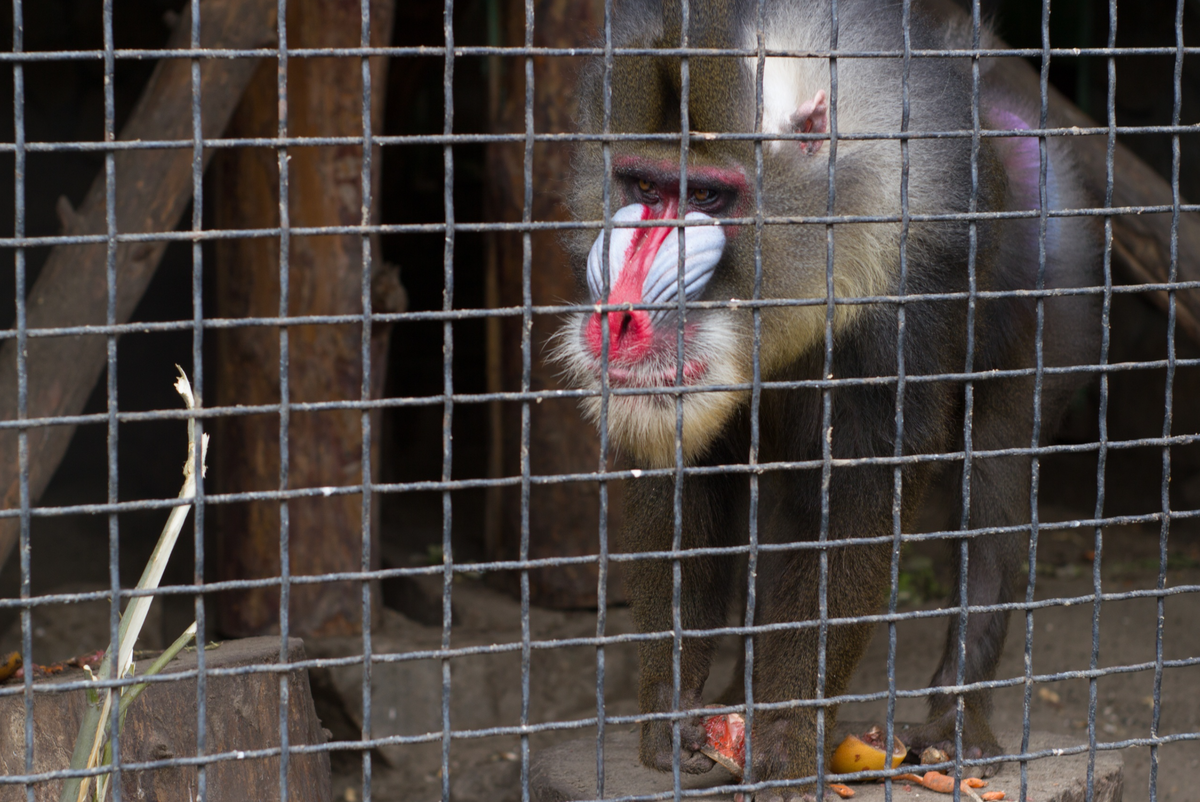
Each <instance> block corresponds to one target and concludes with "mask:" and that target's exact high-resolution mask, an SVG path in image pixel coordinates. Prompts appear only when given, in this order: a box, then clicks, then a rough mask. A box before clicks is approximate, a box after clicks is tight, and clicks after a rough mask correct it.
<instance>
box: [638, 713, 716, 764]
mask: <svg viewBox="0 0 1200 802" xmlns="http://www.w3.org/2000/svg"><path fill="white" fill-rule="evenodd" d="M705 737H706V734H705V732H704V722H703V721H702V720H701V718H700V716H695V717H694V718H688V719H684V720H683V721H680V722H679V770H680V771H682V772H683V773H684V774H703V773H705V772H706V771H708V770H710V769H711V768H712V767H713V766H714V765H716V764H715V763H713V761H712V759H711V758H709V757H708V756H707V755H705V754H704V753H703V752H701V751H700V748H701V747H703V746H704V741H705ZM639 757H640V758H641V761H642V763H643V764H644V765H646V766H649V767H650V768H652V769H658V770H659V771H672V770H673V769H674V765H675V749H674V746H673V745H672V743H671V722H669V721H647V722H644V723H643V724H642V742H641V748H640V750H639Z"/></svg>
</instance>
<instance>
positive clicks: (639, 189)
mask: <svg viewBox="0 0 1200 802" xmlns="http://www.w3.org/2000/svg"><path fill="white" fill-rule="evenodd" d="M630 189H631V191H632V195H633V199H634V200H635V201H637V202H638V203H644V204H646V205H647V206H655V205H657V204H658V202H659V200H660V198H659V197H658V185H657V184H655V183H654V182H653V181H651V180H650V179H648V178H638V179H634V181H633V182H632V186H631V188H630Z"/></svg>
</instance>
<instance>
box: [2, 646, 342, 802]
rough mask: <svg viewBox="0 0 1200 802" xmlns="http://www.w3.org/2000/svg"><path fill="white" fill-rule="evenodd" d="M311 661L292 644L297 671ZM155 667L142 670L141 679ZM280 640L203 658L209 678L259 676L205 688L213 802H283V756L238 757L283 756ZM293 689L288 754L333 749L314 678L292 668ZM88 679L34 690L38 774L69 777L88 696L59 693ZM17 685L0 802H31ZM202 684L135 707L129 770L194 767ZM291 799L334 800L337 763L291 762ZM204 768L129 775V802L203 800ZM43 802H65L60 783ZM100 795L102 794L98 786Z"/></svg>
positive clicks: (181, 686) (168, 689)
mask: <svg viewBox="0 0 1200 802" xmlns="http://www.w3.org/2000/svg"><path fill="white" fill-rule="evenodd" d="M304 659H305V656H304V644H303V642H301V641H300V640H298V639H295V638H292V639H290V640H289V641H288V652H287V660H288V662H289V663H295V662H299V661H302V660H304ZM149 664H150V661H149V660H144V661H139V662H138V664H137V673H141V672H142V671H145V670H146V668H147V667H148V666H149ZM278 664H279V639H278V638H250V639H248V640H243V641H226V642H225V643H222V644H220V645H219V646H217V647H216V648H211V649H209V650H208V651H206V652H205V653H204V667H205V672H206V673H208V672H210V671H214V670H228V669H236V668H241V667H244V666H261V667H262V669H263V670H261V671H257V672H248V673H228V674H219V675H212V674H208V676H207V678H206V681H205V691H206V694H205V713H206V716H205V720H204V721H205V747H204V754H205V755H213V756H216V757H215V758H214V760H213V762H211V763H208V764H206V765H207V768H206V769H205V783H206V788H207V792H208V793H207V797H206V798H207V799H208V800H209V802H222V801H223V800H230V802H232V801H233V800H248V799H253V800H275V799H279V798H280V794H279V774H280V772H279V756H278V755H276V756H273V757H244V756H242V757H239V754H238V753H239V752H242V753H245V752H250V751H252V750H256V749H270V748H272V747H273V748H275V749H278V748H279V727H280V724H279V722H280V718H279V712H280V711H279V698H280V697H279V693H280V688H279V683H280V676H281V675H280V674H278V673H276V672H275V671H272V670H271V669H272V667H274V666H276V665H278ZM196 666H197V659H196V652H195V651H185V652H183V653H181V654H180V655H179V656H178V657H176V658H175V660H173V661H172V662H170V663H168V664H167V666H166V668H165V669H163V672H162V673H163V674H164V675H168V674H175V673H181V672H187V671H193V672H194V671H195V670H196ZM282 676H284V677H286V678H287V683H288V707H287V732H288V744H289V746H292V747H296V746H302V745H319V744H323V743H325V733H324V731H323V730H322V728H321V722H320V721H319V720H318V719H317V714H316V710H315V709H314V707H313V700H312V694H311V693H310V691H309V686H308V672H307V671H305V670H304V669H302V668H294V669H292V670H291V671H289V672H287V673H286V674H283V675H282ZM85 678H86V675H85V674H84V672H83V671H81V670H78V669H75V670H72V671H69V672H68V673H66V674H64V675H60V676H58V677H55V678H53V679H50V680H46V681H37V682H35V683H34V688H35V691H34V702H33V750H34V751H33V754H34V760H33V771H34V773H43V772H51V771H62V770H65V769H66V768H68V767H69V766H70V765H71V750H72V749H73V747H74V745H75V736H76V735H77V734H78V733H79V725H80V723H81V722H82V721H83V711H84V704H85V700H84V690H83V689H79V690H73V691H65V692H59V693H55V692H53V690H54V686H55V685H62V684H63V683H66V682H79V681H80V680H83V679H85ZM21 691H22V687H21V683H20V681H19V680H10V681H9V682H8V684H7V685H5V686H4V687H3V692H4V693H6V694H9V695H6V696H3V697H0V775H3V778H0V802H10V800H11V802H18V800H24V799H25V798H26V796H25V786H24V784H21V783H20V782H19V781H14V780H15V778H17V777H19V776H20V775H25V774H26V770H25V699H24V697H23V696H22V695H21ZM197 724H198V720H197V702H196V678H195V677H194V676H192V677H182V678H180V679H178V680H174V681H171V682H155V683H151V685H150V687H148V688H147V689H146V690H145V692H143V693H142V695H141V696H139V697H138V698H137V699H136V700H134V702H133V704H132V705H130V707H129V713H128V716H127V717H126V719H125V727H124V729H123V730H122V732H121V741H120V745H121V749H120V753H121V756H120V759H121V763H122V764H127V763H144V762H149V761H163V760H170V759H172V758H180V759H185V758H195V757H196V756H197V755H198V754H199V752H198V750H197V748H196V730H197ZM287 778H288V799H289V800H291V801H292V802H297V800H299V801H301V802H327V801H328V800H330V799H331V797H332V794H333V791H332V787H331V777H330V770H329V753H328V752H325V751H320V752H306V753H303V754H296V753H291V754H289V755H288V773H287ZM197 782H198V767H197V766H196V765H195V764H194V763H193V764H182V765H175V766H166V767H163V768H156V769H146V770H144V771H126V772H122V774H121V790H122V794H121V798H122V799H137V800H143V801H144V802H175V800H181V799H194V798H196V788H197ZM33 788H34V795H33V798H34V799H35V800H37V802H57V800H58V797H59V793H60V790H61V788H62V782H61V781H60V780H43V781H41V782H39V783H36V784H35V785H34V786H33ZM93 788H94V786H93Z"/></svg>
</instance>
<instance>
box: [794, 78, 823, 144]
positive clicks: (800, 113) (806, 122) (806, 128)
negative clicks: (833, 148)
mask: <svg viewBox="0 0 1200 802" xmlns="http://www.w3.org/2000/svg"><path fill="white" fill-rule="evenodd" d="M790 122H791V127H792V133H794V134H825V133H828V132H829V103H828V102H827V100H826V97H825V90H824V89H818V90H817V93H816V94H815V95H813V96H812V97H811V98H810V99H809V100H806V101H804V102H803V103H801V104H800V108H798V109H796V113H795V114H793V115H792V117H791V120H790ZM797 144H798V145H800V151H801V152H802V153H816V152H817V151H818V150H820V149H821V146H822V145H824V144H825V141H824V140H821V139H810V140H807V141H804V142H798V143H797Z"/></svg>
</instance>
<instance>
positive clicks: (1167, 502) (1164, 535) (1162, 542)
mask: <svg viewBox="0 0 1200 802" xmlns="http://www.w3.org/2000/svg"><path fill="white" fill-rule="evenodd" d="M1183 6H1184V0H1176V4H1175V72H1174V76H1173V77H1174V83H1173V90H1174V93H1175V96H1174V103H1173V104H1172V108H1171V125H1172V126H1175V127H1176V128H1178V126H1179V118H1180V111H1181V106H1182V104H1183ZM1179 162H1180V151H1179V132H1178V130H1176V131H1173V132H1172V133H1171V267H1170V272H1169V275H1168V279H1167V281H1168V282H1169V284H1168V287H1167V375H1166V387H1165V388H1164V393H1163V425H1162V432H1163V435H1162V436H1163V449H1162V484H1161V486H1160V491H1159V492H1160V495H1161V499H1160V500H1161V503H1162V523H1161V526H1160V528H1159V535H1158V581H1157V583H1156V585H1155V587H1156V588H1157V589H1158V591H1159V594H1158V597H1157V599H1156V606H1157V613H1158V616H1157V621H1156V625H1155V632H1154V711H1153V715H1152V717H1151V721H1150V738H1151V739H1157V738H1158V729H1159V725H1160V723H1161V716H1162V680H1163V636H1164V630H1165V627H1166V617H1165V612H1164V609H1163V608H1164V606H1165V602H1166V596H1165V594H1163V593H1162V591H1163V590H1165V589H1166V587H1167V541H1168V539H1169V537H1170V534H1171V446H1170V437H1171V423H1172V418H1173V415H1174V411H1175V404H1174V398H1173V397H1172V396H1173V395H1174V392H1175V319H1176V309H1175V303H1176V299H1175V288H1174V285H1175V284H1176V283H1177V282H1178V281H1179V206H1180V203H1181V202H1182V201H1181V200H1180V197H1179ZM1158 750H1159V744H1158V743H1157V741H1156V740H1152V741H1151V744H1150V802H1157V799H1158V760H1159V758H1158Z"/></svg>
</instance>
